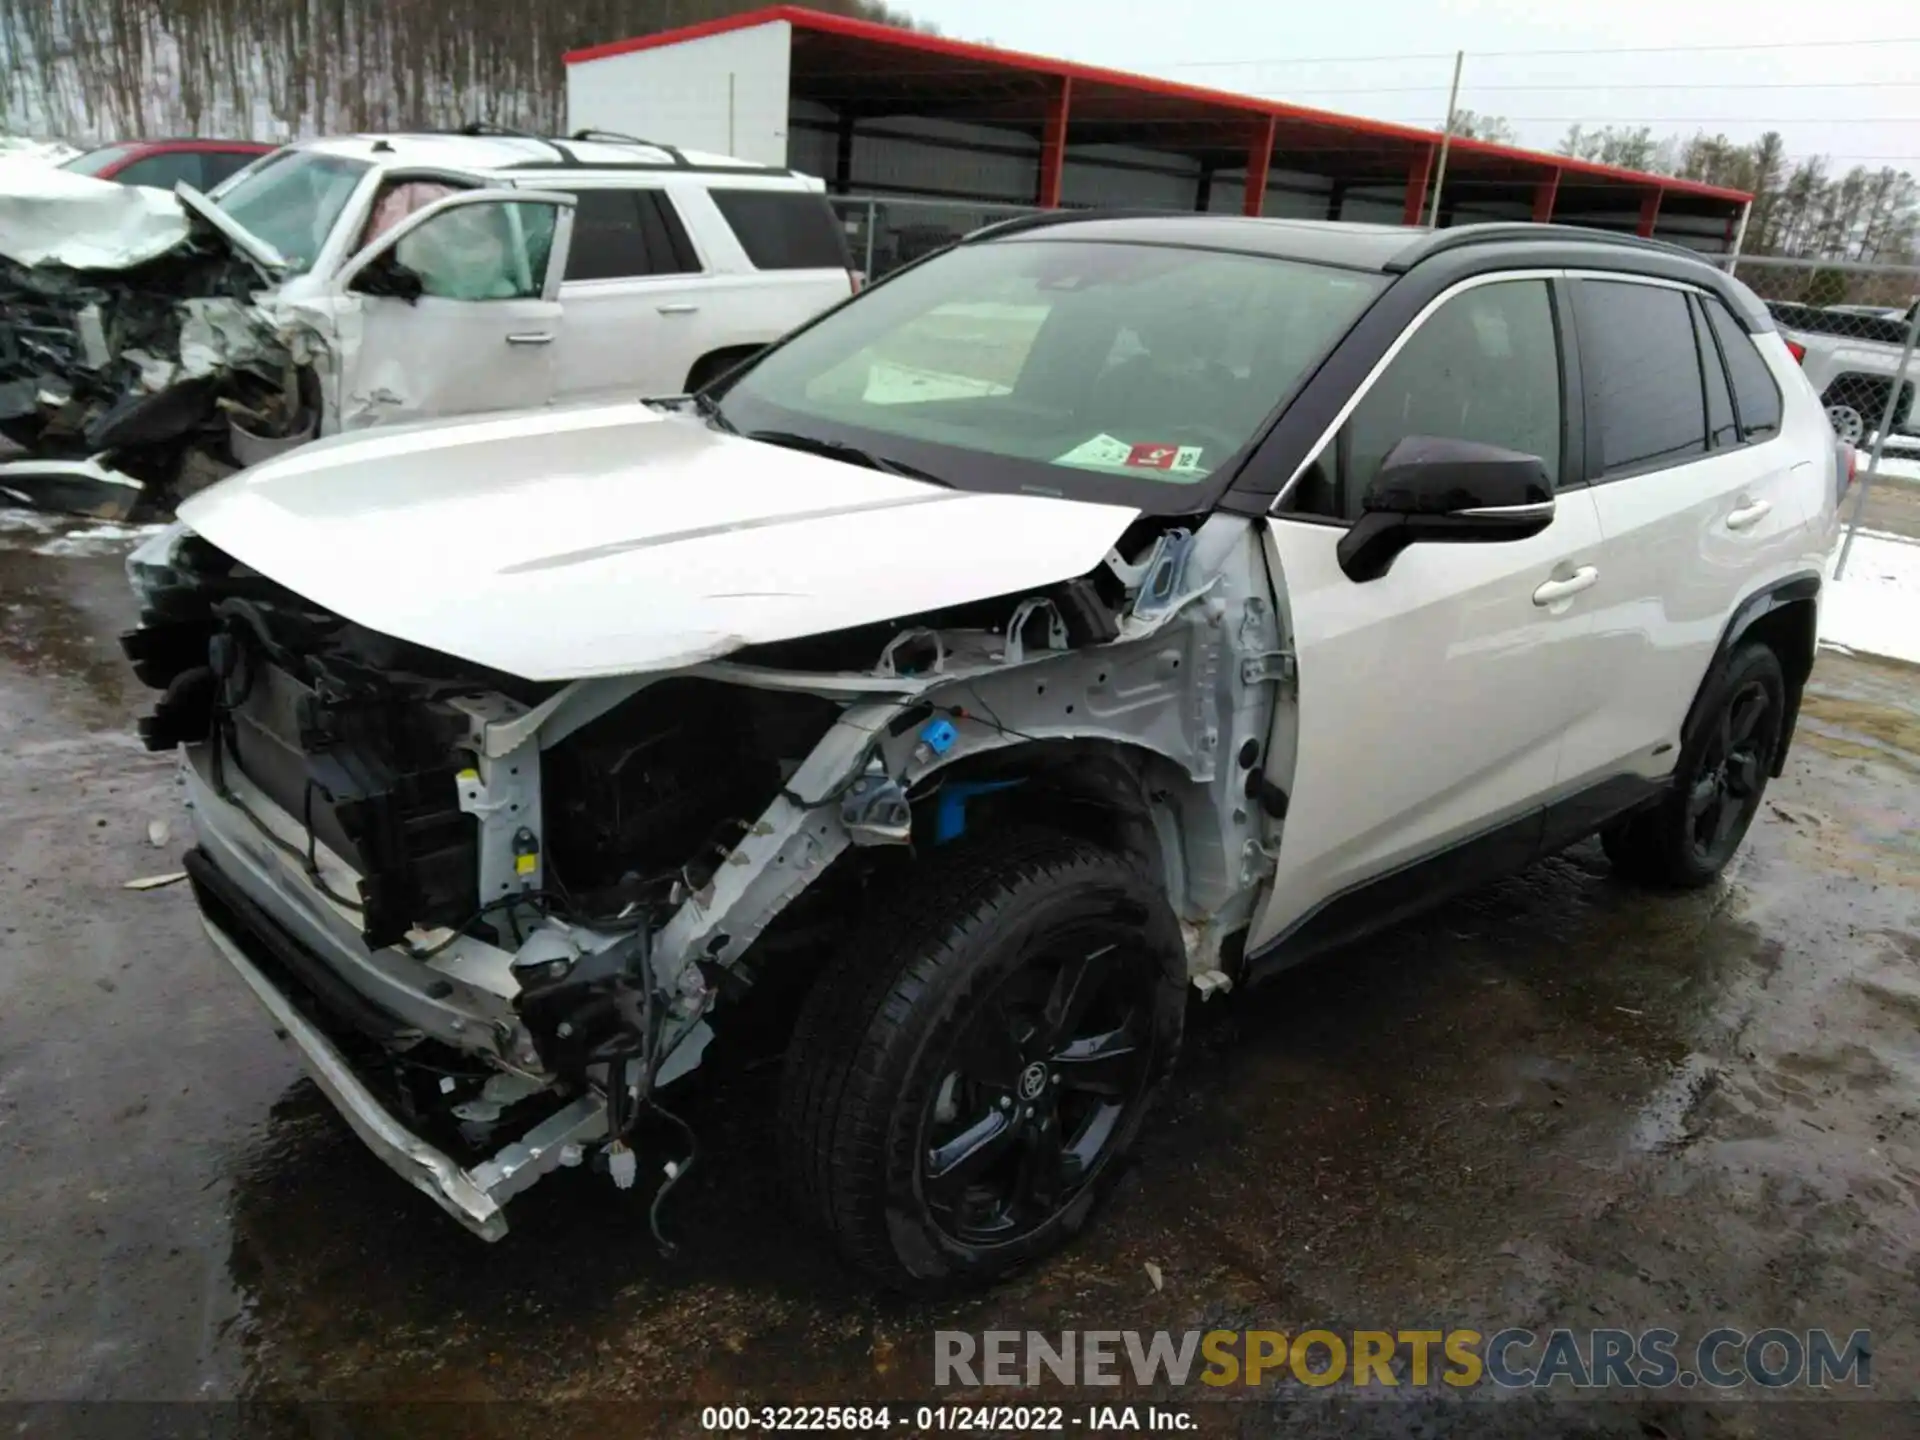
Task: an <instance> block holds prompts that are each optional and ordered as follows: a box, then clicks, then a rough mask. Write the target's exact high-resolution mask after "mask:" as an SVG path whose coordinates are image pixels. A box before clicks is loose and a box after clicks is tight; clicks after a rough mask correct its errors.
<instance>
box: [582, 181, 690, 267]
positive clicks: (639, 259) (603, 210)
mask: <svg viewBox="0 0 1920 1440" xmlns="http://www.w3.org/2000/svg"><path fill="white" fill-rule="evenodd" d="M572 193H573V195H574V196H575V197H576V198H577V199H578V201H579V203H578V204H577V205H576V206H575V207H574V211H573V245H572V248H571V249H570V250H569V251H568V252H567V274H566V278H567V279H569V280H618V279H627V278H630V277H633V276H641V275H678V274H683V273H685V272H687V271H690V270H697V269H698V268H699V264H698V262H697V260H696V259H695V258H694V256H693V247H692V246H691V245H690V244H688V243H687V242H686V238H685V237H686V232H685V230H684V229H683V228H681V227H680V223H679V218H678V217H677V216H672V215H671V214H670V212H669V211H668V210H667V208H666V205H665V203H664V201H665V197H663V196H662V195H660V194H659V193H658V192H657V191H653V190H632V189H622V190H575V191H573V192H572Z"/></svg>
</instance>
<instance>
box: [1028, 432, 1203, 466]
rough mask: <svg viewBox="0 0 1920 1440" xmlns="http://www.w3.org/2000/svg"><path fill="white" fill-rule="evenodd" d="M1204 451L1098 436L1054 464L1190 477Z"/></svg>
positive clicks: (1199, 448) (1061, 457)
mask: <svg viewBox="0 0 1920 1440" xmlns="http://www.w3.org/2000/svg"><path fill="white" fill-rule="evenodd" d="M1204 450H1205V447H1204V446H1201V445H1166V444H1159V443H1155V442H1148V443H1143V444H1139V445H1133V444H1129V443H1128V442H1127V441H1125V440H1118V439H1115V438H1114V437H1113V436H1111V435H1105V434H1101V435H1096V436H1094V437H1093V438H1092V439H1091V440H1087V441H1083V442H1082V443H1080V444H1078V445H1076V446H1074V447H1073V449H1071V450H1069V451H1067V453H1066V454H1064V455H1062V456H1060V457H1059V458H1057V459H1056V460H1055V461H1054V462H1053V463H1054V464H1056V465H1098V466H1104V467H1108V468H1111V469H1115V470H1170V471H1174V472H1176V473H1180V474H1193V473H1196V472H1198V471H1199V469H1200V456H1201V455H1202V453H1204Z"/></svg>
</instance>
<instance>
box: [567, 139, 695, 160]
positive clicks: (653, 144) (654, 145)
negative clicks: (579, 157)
mask: <svg viewBox="0 0 1920 1440" xmlns="http://www.w3.org/2000/svg"><path fill="white" fill-rule="evenodd" d="M567 138H568V139H569V140H602V141H611V142H613V143H614V144H617V145H645V146H646V147H647V148H648V149H650V150H659V151H661V152H662V153H664V154H667V155H670V156H672V157H673V163H674V164H676V165H680V166H687V167H689V168H690V167H691V164H692V162H691V161H689V160H688V159H687V157H686V156H685V155H683V154H681V153H680V147H679V146H677V145H668V144H664V143H663V142H661V141H659V140H642V139H641V138H640V137H639V136H638V135H622V134H621V133H620V132H619V131H618V130H576V131H574V132H573V133H572V134H571V135H569V136H567Z"/></svg>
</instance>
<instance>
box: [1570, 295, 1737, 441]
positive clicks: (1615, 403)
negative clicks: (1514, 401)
mask: <svg viewBox="0 0 1920 1440" xmlns="http://www.w3.org/2000/svg"><path fill="white" fill-rule="evenodd" d="M1579 285H1580V353H1581V358H1582V360H1583V362H1584V364H1583V366H1582V368H1583V369H1584V371H1585V373H1586V377H1587V393H1588V395H1589V396H1590V397H1591V398H1592V405H1591V406H1590V407H1589V410H1588V419H1589V423H1591V424H1594V425H1597V426H1598V428H1599V433H1600V469H1601V472H1602V473H1603V474H1616V473H1618V472H1620V471H1624V470H1635V469H1651V468H1653V467H1655V466H1659V465H1663V464H1664V465H1673V464H1678V463H1679V462H1681V461H1683V460H1685V459H1687V458H1688V457H1690V456H1694V455H1698V454H1701V453H1702V452H1703V451H1704V450H1705V449H1706V447H1707V418H1706V410H1705V406H1704V403H1703V400H1702V395H1701V383H1700V354H1699V351H1698V350H1696V349H1695V348H1694V341H1693V321H1692V320H1691V319H1690V318H1689V316H1688V312H1687V297H1686V293H1685V292H1684V291H1680V290H1668V289H1665V288H1662V287H1659V286H1654V285H1634V284H1628V283H1623V282H1620V281H1613V280H1583V281H1581V282H1579Z"/></svg>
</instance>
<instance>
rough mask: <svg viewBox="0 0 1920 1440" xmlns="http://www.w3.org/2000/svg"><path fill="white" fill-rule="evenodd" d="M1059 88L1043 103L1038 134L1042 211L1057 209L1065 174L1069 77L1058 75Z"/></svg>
mask: <svg viewBox="0 0 1920 1440" xmlns="http://www.w3.org/2000/svg"><path fill="white" fill-rule="evenodd" d="M1058 83H1059V88H1058V89H1057V90H1055V91H1054V92H1053V94H1052V96H1051V97H1049V99H1048V101H1047V121H1046V126H1045V128H1044V129H1043V130H1042V132H1041V135H1040V193H1039V194H1038V195H1037V196H1036V197H1035V200H1036V202H1037V203H1038V204H1039V205H1040V207H1041V208H1042V209H1045V210H1057V209H1058V208H1059V206H1060V181H1061V179H1062V177H1063V176H1065V174H1066V171H1067V112H1068V111H1069V110H1070V109H1072V107H1073V77H1072V76H1071V75H1062V76H1061V77H1060V80H1059V82H1058Z"/></svg>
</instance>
